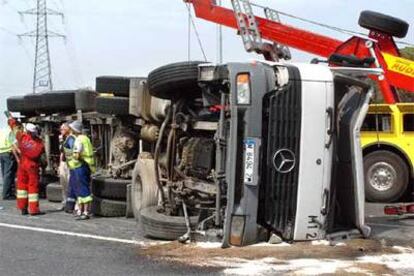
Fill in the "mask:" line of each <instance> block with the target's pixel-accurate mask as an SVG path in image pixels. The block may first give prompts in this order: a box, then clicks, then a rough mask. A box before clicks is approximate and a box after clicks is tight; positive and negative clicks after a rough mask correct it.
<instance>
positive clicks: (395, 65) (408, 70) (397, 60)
mask: <svg viewBox="0 0 414 276" xmlns="http://www.w3.org/2000/svg"><path fill="white" fill-rule="evenodd" d="M382 56H383V57H384V60H385V62H386V63H387V66H388V70H389V71H392V72H395V73H399V74H401V75H405V76H408V77H412V78H414V61H412V60H409V59H405V58H401V57H396V56H393V55H390V54H387V53H382Z"/></svg>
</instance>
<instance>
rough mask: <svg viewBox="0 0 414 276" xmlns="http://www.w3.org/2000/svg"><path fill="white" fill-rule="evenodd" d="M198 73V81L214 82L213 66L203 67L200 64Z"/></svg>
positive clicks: (214, 70) (214, 69)
mask: <svg viewBox="0 0 414 276" xmlns="http://www.w3.org/2000/svg"><path fill="white" fill-rule="evenodd" d="M199 68H200V69H199V70H200V71H199V72H200V75H199V77H198V80H199V81H212V80H214V77H215V72H216V67H215V66H214V65H211V64H208V65H204V64H201V65H199Z"/></svg>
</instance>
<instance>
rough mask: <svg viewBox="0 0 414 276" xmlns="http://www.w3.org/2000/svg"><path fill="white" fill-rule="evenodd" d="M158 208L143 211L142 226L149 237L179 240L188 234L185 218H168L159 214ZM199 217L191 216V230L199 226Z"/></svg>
mask: <svg viewBox="0 0 414 276" xmlns="http://www.w3.org/2000/svg"><path fill="white" fill-rule="evenodd" d="M158 208H159V207H158V206H150V207H146V208H143V209H141V215H140V216H141V225H142V228H143V230H144V234H145V236H147V237H151V238H156V239H162V240H177V239H178V238H179V237H181V236H182V235H184V234H185V233H186V232H187V226H186V224H185V219H184V217H181V216H167V215H165V214H164V213H162V212H159V210H158ZM197 222H198V216H190V225H191V228H193V229H194V227H195V226H196V225H197Z"/></svg>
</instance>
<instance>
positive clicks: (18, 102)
mask: <svg viewBox="0 0 414 276" xmlns="http://www.w3.org/2000/svg"><path fill="white" fill-rule="evenodd" d="M7 110H8V111H10V112H20V114H22V115H27V116H30V115H34V112H33V109H31V108H26V107H25V104H24V97H23V96H15V97H9V98H7Z"/></svg>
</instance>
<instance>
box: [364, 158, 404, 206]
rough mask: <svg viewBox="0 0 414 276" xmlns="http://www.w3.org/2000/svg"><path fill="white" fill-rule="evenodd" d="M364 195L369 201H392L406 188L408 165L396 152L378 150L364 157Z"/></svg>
mask: <svg viewBox="0 0 414 276" xmlns="http://www.w3.org/2000/svg"><path fill="white" fill-rule="evenodd" d="M364 171H365V197H366V199H367V200H368V201H371V202H394V201H396V200H398V199H399V198H400V197H401V196H402V195H403V194H404V193H405V192H406V190H407V187H408V182H409V172H408V166H407V165H406V164H405V161H404V160H403V159H401V157H399V156H398V155H397V154H395V153H393V152H390V151H385V150H380V151H374V152H372V153H370V154H368V155H366V156H365V157H364Z"/></svg>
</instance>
